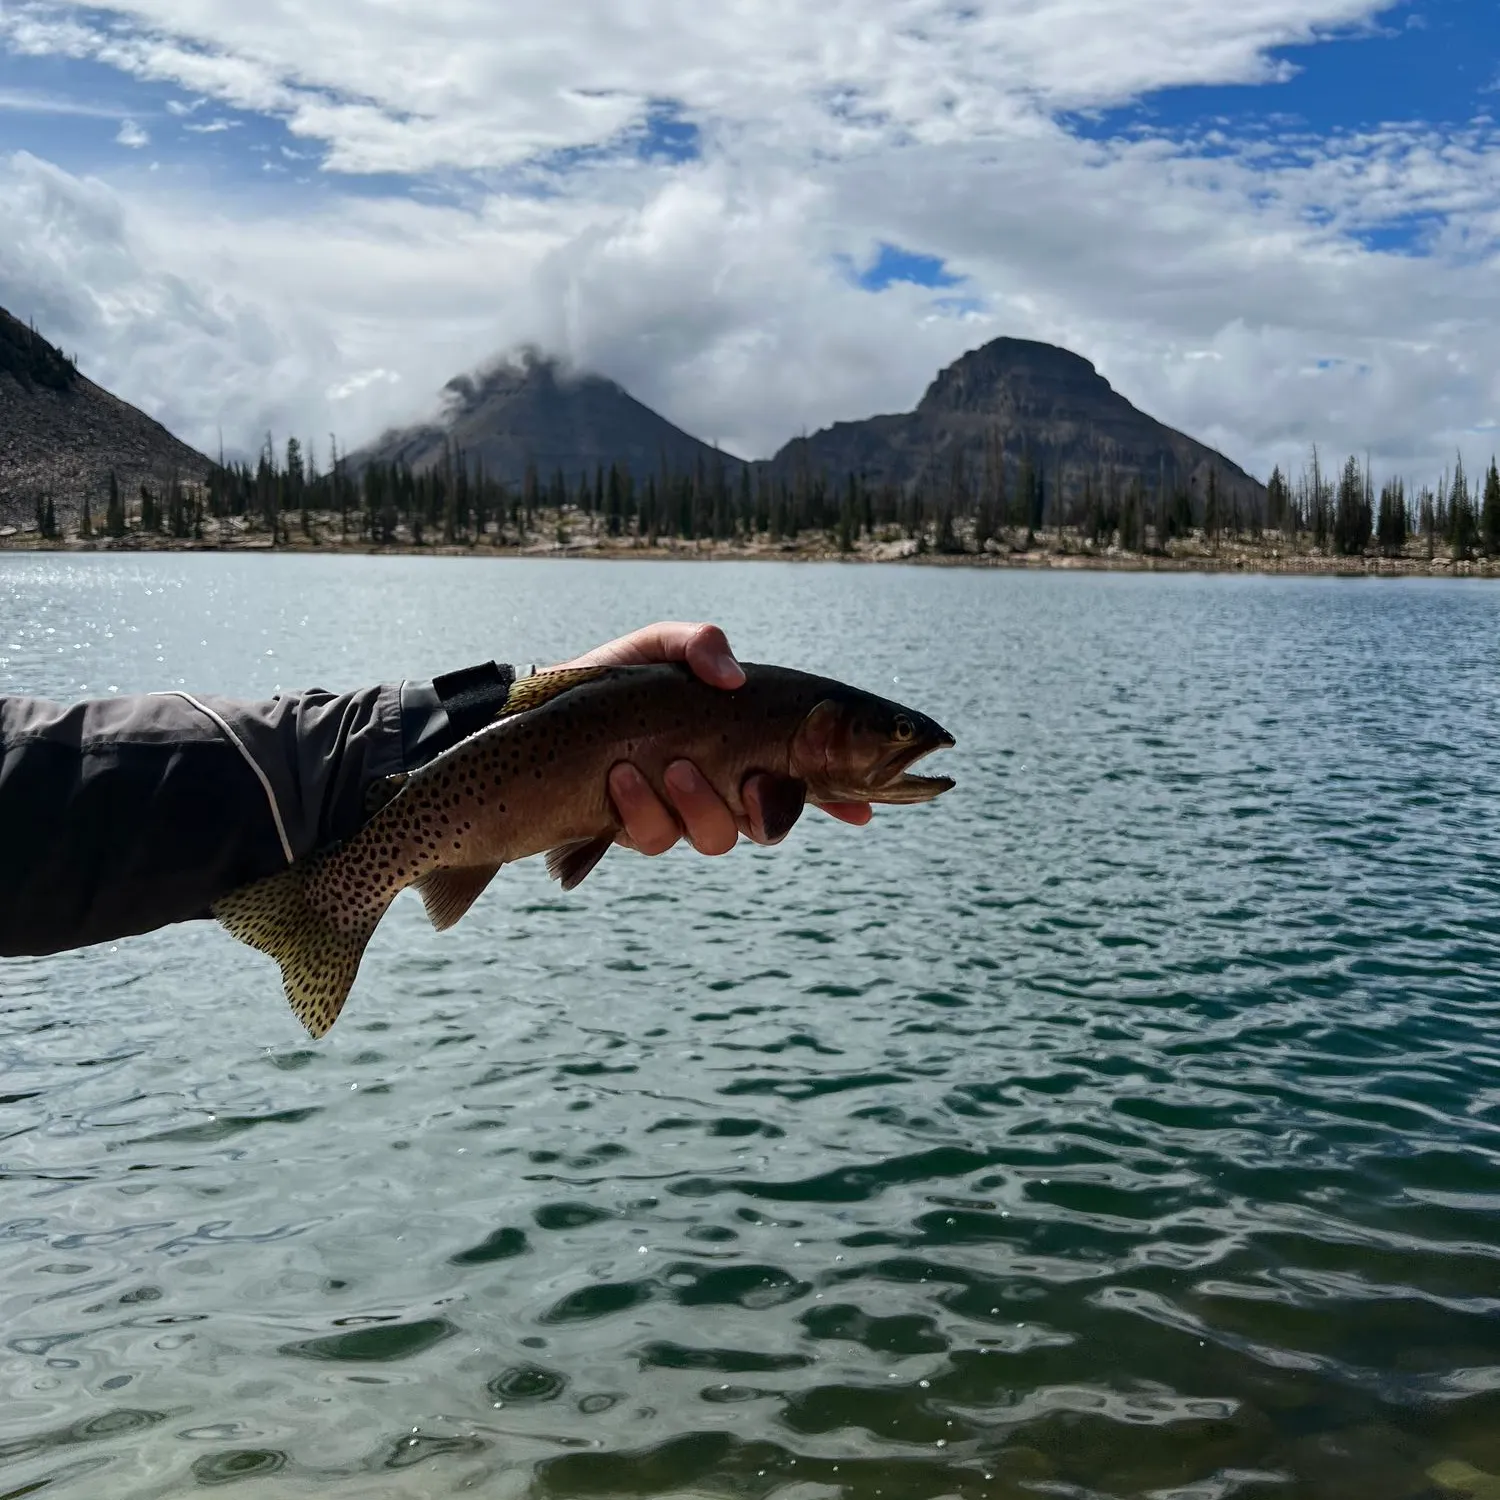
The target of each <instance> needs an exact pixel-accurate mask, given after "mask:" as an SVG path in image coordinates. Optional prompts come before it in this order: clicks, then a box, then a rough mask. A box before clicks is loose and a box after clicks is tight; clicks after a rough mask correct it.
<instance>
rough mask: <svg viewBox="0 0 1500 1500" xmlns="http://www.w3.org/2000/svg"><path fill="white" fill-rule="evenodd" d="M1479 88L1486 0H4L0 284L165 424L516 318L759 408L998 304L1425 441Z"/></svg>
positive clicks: (839, 398)
mask: <svg viewBox="0 0 1500 1500" xmlns="http://www.w3.org/2000/svg"><path fill="white" fill-rule="evenodd" d="M351 42H356V43H357V45H350V43H351ZM1497 118H1500V6H1496V5H1494V4H1492V3H1489V4H1486V3H1481V0H1403V3H1399V4H1395V5H1383V4H1381V3H1380V0H1244V3H1241V4H1239V5H1236V6H1226V5H1224V4H1223V0H1178V3H1176V4H1174V5H1173V6H1171V7H1164V6H1162V5H1161V4H1160V0H1047V3H1046V4H1044V5H1041V6H1037V5H1033V4H1024V5H1023V4H1021V3H1019V0H975V3H972V4H968V5H966V6H964V7H961V8H957V9H955V8H954V7H952V6H951V5H948V4H946V3H944V0H860V3H853V4H851V5H849V6H846V7H842V8H835V9H823V10H809V9H808V8H807V7H805V6H802V5H800V4H794V3H793V0H722V3H721V4H720V5H718V6H716V7H714V8H713V9H712V10H699V11H694V12H686V11H683V10H681V9H680V8H679V7H678V6H676V5H675V4H673V3H672V0H641V3H640V5H639V6H637V7H636V8H635V9H634V10H632V11H630V12H624V11H621V10H620V9H619V8H618V7H617V6H615V5H614V4H612V3H611V0H576V3H574V4H572V5H570V6H569V7H553V8H550V9H538V8H537V7H535V6H531V5H527V4H525V3H523V0H494V4H493V5H491V6H489V7H487V8H485V9H484V10H483V11H478V10H476V9H475V8H474V7H473V6H472V5H471V4H468V3H466V0H390V3H388V4H385V5H382V6H381V7H378V8H371V7H369V6H368V5H366V4H362V3H360V0H318V3H317V4H313V3H311V0H286V3H285V4H282V5H279V6H277V7H246V6H245V5H244V4H243V3H242V0H126V3H119V4H113V5H93V6H74V5H70V4H68V3H66V0H21V3H19V4H10V5H8V6H7V7H6V8H5V9H4V10H0V212H3V213H5V215H6V218H7V222H8V223H9V224H13V225H15V226H16V228H15V233H14V242H13V243H11V244H0V305H6V306H9V307H11V308H12V310H14V311H17V312H18V313H20V314H22V315H23V316H24V315H28V314H30V313H32V312H33V311H41V312H43V313H45V315H46V316H47V317H48V318H53V319H55V320H56V321H57V323H58V325H59V326H58V327H57V328H56V330H55V331H56V334H57V336H58V337H59V338H61V339H62V340H63V341H64V342H65V343H67V344H68V346H69V347H77V348H78V349H79V352H80V354H81V355H82V357H83V360H84V363H85V368H88V369H91V370H93V371H96V372H97V373H98V374H99V375H100V376H101V377H102V378H105V379H106V380H107V381H109V382H112V383H113V384H114V385H115V386H116V387H117V388H119V389H121V393H122V394H124V395H126V396H127V399H132V400H136V401H137V402H138V403H139V404H142V405H144V406H146V407H147V408H148V409H149V410H152V411H153V412H154V413H155V414H157V415H159V416H161V417H162V419H163V420H167V421H168V422H169V425H174V426H175V427H176V428H178V429H179V430H181V431H183V432H184V433H185V435H187V436H188V437H189V438H190V440H193V441H198V442H200V443H201V442H203V441H204V440H205V438H206V435H207V434H209V433H215V434H216V433H217V430H218V427H219V426H220V425H221V424H222V425H223V426H224V427H225V430H226V437H227V438H228V440H229V441H230V442H231V444H233V443H234V442H236V441H238V440H240V437H241V435H243V441H244V442H245V443H246V444H247V445H248V444H250V443H252V442H253V441H258V439H256V438H254V436H253V435H254V434H255V433H256V432H257V430H258V429H261V428H263V427H264V426H265V425H267V424H270V425H275V426H278V427H291V426H295V425H303V424H305V427H304V430H327V429H328V427H330V426H337V427H338V428H339V429H340V430H341V431H343V432H345V434H346V436H348V437H352V438H353V439H354V440H358V438H359V437H361V436H367V435H369V432H368V429H370V428H371V427H375V426H378V425H380V424H382V423H384V422H386V421H390V420H401V419H405V418H407V417H409V416H411V415H415V414H416V409H417V408H419V407H421V406H422V405H423V404H424V403H429V404H430V401H431V399H432V393H434V392H435V391H436V390H437V389H438V388H439V387H440V386H441V384H442V383H443V381H444V380H445V379H446V378H447V377H448V376H449V375H452V374H453V373H455V372H456V371H457V370H458V369H461V368H465V367H469V366H472V365H473V364H474V363H477V362H482V361H483V360H484V359H485V358H486V357H489V356H492V355H494V354H496V353H499V352H502V351H503V350H505V349H506V348H509V347H513V346H515V345H517V344H519V343H521V342H526V341H534V342H538V343H541V344H542V345H544V346H547V347H551V348H554V349H557V350H558V351H559V352H561V353H563V354H564V355H565V356H567V357H571V358H573V359H575V360H577V361H579V362H581V363H586V364H590V365H593V366H594V367H598V368H602V369H604V371H605V373H608V374H611V375H613V376H614V377H615V378H617V379H621V380H622V381H623V382H624V383H625V384H626V385H627V386H629V387H630V388H631V389H632V390H634V391H636V392H637V393H638V394H640V395H641V396H642V397H643V399H647V400H649V401H651V402H652V404H654V405H657V406H658V407H659V408H661V409H662V410H664V411H666V412H667V414H668V415H669V416H671V417H672V418H673V419H674V420H677V421H679V422H681V423H682V424H683V425H684V426H688V427H689V428H691V429H692V430H695V431H698V432H707V433H710V434H711V435H713V436H716V437H718V438H719V439H720V440H721V441H724V442H725V443H726V445H727V446H729V447H731V448H732V449H734V450H735V451H743V452H746V453H755V452H765V451H769V450H771V449H774V447H776V446H777V445H778V444H779V443H780V442H781V441H783V440H784V439H785V437H786V436H788V435H789V434H790V433H791V432H794V431H797V430H801V429H802V428H804V427H812V426H817V425H821V424H822V423H824V422H827V421H832V420H837V419H842V418H846V417H850V416H858V415H862V414H865V413H867V412H869V411H872V410H882V409H883V410H893V409H901V408H903V407H909V406H910V405H911V404H912V403H913V402H914V401H915V400H916V399H917V397H918V396H919V395H920V393H921V390H922V388H923V386H924V385H925V383H926V381H927V380H928V379H930V378H931V375H932V374H933V373H934V372H935V370H936V369H937V368H938V367H939V366H940V365H941V364H942V363H945V362H947V360H949V359H951V358H953V357H956V356H957V355H958V354H959V353H961V352H963V350H964V349H966V348H970V347H973V346H974V345H975V344H977V343H980V342H983V341H984V340H985V339H986V338H989V337H994V336H997V335H999V334H1004V333H1011V334H1017V335H1020V336H1024V337H1035V338H1044V339H1048V340H1050V341H1053V342H1058V343H1063V344H1066V345H1068V346H1069V347H1072V348H1076V349H1077V350H1078V351H1079V352H1080V353H1083V354H1085V355H1086V356H1087V357H1089V358H1091V359H1093V360H1094V362H1095V363H1096V365H1098V366H1099V368H1100V370H1101V372H1102V373H1104V374H1105V375H1106V377H1107V378H1109V379H1111V380H1112V381H1113V382H1114V383H1115V384H1116V385H1117V387H1118V388H1120V389H1121V390H1122V391H1124V392H1125V393H1126V394H1127V395H1129V396H1130V398H1131V399H1132V400H1135V401H1137V402H1138V404H1141V405H1143V406H1145V407H1146V408H1147V409H1148V410H1151V411H1153V412H1154V413H1155V414H1157V415H1159V416H1161V417H1162V418H1163V419H1164V420H1168V421H1171V422H1173V423H1174V425H1178V426H1183V427H1185V428H1187V429H1189V430H1193V431H1195V432H1196V433H1198V434H1199V435H1201V436H1204V437H1206V438H1207V439H1208V440H1209V441H1213V442H1216V443H1218V444H1220V445H1221V446H1223V447H1224V448H1225V449H1226V451H1229V452H1231V454H1232V456H1235V457H1236V458H1239V459H1240V460H1241V461H1243V462H1246V463H1247V464H1249V465H1250V466H1251V467H1255V468H1259V469H1261V470H1265V469H1268V468H1269V466H1270V463H1271V462H1274V461H1287V460H1289V459H1292V458H1293V457H1294V456H1295V455H1296V454H1297V453H1299V452H1302V451H1303V450H1305V449H1306V447H1307V446H1308V445H1309V444H1310V443H1311V442H1312V441H1321V442H1323V443H1324V444H1325V445H1331V446H1333V447H1335V448H1337V447H1339V446H1341V445H1347V446H1349V447H1351V448H1352V449H1354V450H1356V451H1363V449H1364V448H1366V447H1371V448H1373V449H1374V450H1375V451H1377V452H1378V453H1385V454H1386V455H1387V456H1388V458H1389V461H1390V462H1391V463H1392V464H1393V465H1409V464H1419V463H1422V462H1428V461H1429V460H1431V459H1432V457H1433V456H1434V455H1436V454H1438V453H1441V452H1443V451H1445V450H1446V449H1447V448H1449V447H1451V445H1452V444H1453V443H1454V442H1462V441H1464V440H1465V435H1466V434H1483V433H1487V432H1491V431H1493V430H1494V425H1495V422H1496V419H1497V415H1500V412H1497V407H1500V354H1497V355H1495V356H1490V355H1489V354H1488V353H1487V352H1486V351H1487V350H1488V348H1490V347H1491V346H1494V347H1495V348H1497V349H1500V327H1495V326H1494V325H1495V322H1496V313H1495V308H1496V306H1500V288H1497V286H1496V284H1495V278H1496V270H1495V267H1496V265H1497V264H1500V261H1497V252H1500V128H1497V125H1496V120H1497ZM188 368H190V369H192V370H193V371H194V372H195V374H194V378H193V379H192V380H191V381H187V382H185V381H182V380H180V379H178V378H176V376H175V374H174V372H177V371H181V370H183V369H188ZM241 429H243V434H241Z"/></svg>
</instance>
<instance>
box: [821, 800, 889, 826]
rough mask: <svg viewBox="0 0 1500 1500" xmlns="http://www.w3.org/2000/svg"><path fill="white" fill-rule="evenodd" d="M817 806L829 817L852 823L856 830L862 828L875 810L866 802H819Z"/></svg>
mask: <svg viewBox="0 0 1500 1500" xmlns="http://www.w3.org/2000/svg"><path fill="white" fill-rule="evenodd" d="M817 806H819V807H820V808H822V809H823V811H824V812H826V813H827V814H828V816H829V817H831V818H837V819H838V820H839V821H840V822H841V823H853V824H854V825H855V826H856V827H857V828H863V827H864V825H865V824H866V823H868V822H869V821H870V819H871V818H873V817H874V816H875V809H874V808H872V807H871V806H870V804H869V803H868V802H819V803H818V804H817Z"/></svg>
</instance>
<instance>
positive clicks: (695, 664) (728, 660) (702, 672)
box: [684, 625, 745, 691]
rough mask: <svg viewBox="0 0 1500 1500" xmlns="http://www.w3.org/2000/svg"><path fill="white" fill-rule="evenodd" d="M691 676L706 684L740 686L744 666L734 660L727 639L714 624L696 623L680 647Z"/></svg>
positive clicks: (743, 680) (726, 686) (721, 686)
mask: <svg viewBox="0 0 1500 1500" xmlns="http://www.w3.org/2000/svg"><path fill="white" fill-rule="evenodd" d="M684 654H685V656H686V659H687V664H688V666H690V667H691V668H692V669H693V675H694V676H695V677H697V678H698V679H700V680H701V681H703V682H706V683H707V684H708V685H709V686H710V687H716V688H726V689H729V690H730V691H733V690H734V689H735V688H738V687H744V685H745V669H744V668H743V667H742V666H741V665H740V664H739V663H738V662H737V661H736V660H735V659H734V652H733V651H731V650H730V649H729V638H728V636H726V635H725V634H724V632H723V631H722V630H720V629H719V627H718V626H717V625H700V626H699V627H698V628H697V630H696V631H694V632H693V634H692V635H691V636H690V637H689V638H688V641H687V645H686V647H685V648H684Z"/></svg>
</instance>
